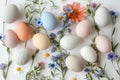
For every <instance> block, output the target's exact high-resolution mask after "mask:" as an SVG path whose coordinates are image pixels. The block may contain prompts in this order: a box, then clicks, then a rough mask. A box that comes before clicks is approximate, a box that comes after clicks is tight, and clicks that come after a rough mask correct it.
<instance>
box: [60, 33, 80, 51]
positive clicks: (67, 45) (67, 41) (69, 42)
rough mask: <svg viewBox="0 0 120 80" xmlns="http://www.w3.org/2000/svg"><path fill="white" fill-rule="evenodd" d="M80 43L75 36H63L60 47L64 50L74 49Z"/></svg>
mask: <svg viewBox="0 0 120 80" xmlns="http://www.w3.org/2000/svg"><path fill="white" fill-rule="evenodd" d="M79 42H80V39H79V38H78V37H77V36H76V35H65V36H64V37H63V38H62V39H61V40H60V46H61V47H62V48H64V49H66V50H71V49H73V48H75V47H76V46H77V45H78V44H79Z"/></svg>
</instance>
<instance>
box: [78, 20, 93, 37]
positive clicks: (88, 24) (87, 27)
mask: <svg viewBox="0 0 120 80" xmlns="http://www.w3.org/2000/svg"><path fill="white" fill-rule="evenodd" d="M92 25H93V23H92V21H90V20H87V19H86V20H83V21H81V22H80V23H79V24H78V25H77V27H76V34H77V36H79V37H80V38H82V39H84V38H86V37H87V36H88V35H90V33H91V32H92Z"/></svg>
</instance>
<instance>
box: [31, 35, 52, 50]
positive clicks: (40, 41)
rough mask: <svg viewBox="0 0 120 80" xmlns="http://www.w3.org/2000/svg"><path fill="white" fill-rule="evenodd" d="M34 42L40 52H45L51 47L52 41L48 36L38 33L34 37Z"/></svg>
mask: <svg viewBox="0 0 120 80" xmlns="http://www.w3.org/2000/svg"><path fill="white" fill-rule="evenodd" d="M32 42H33V44H34V46H35V47H36V48H38V49H40V50H45V49H47V48H48V47H49V46H50V41H49V38H48V36H47V35H45V34H42V33H37V34H35V35H34V36H33V38H32Z"/></svg>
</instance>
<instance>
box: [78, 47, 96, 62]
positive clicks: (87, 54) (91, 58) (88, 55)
mask: <svg viewBox="0 0 120 80" xmlns="http://www.w3.org/2000/svg"><path fill="white" fill-rule="evenodd" d="M80 54H81V57H82V58H83V59H85V60H86V61H88V62H95V61H96V60H97V54H96V52H95V50H94V49H93V48H92V47H91V46H84V47H82V48H81V50H80Z"/></svg>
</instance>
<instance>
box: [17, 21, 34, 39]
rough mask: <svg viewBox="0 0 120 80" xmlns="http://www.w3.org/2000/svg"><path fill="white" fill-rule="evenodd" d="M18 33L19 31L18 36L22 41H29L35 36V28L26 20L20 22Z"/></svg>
mask: <svg viewBox="0 0 120 80" xmlns="http://www.w3.org/2000/svg"><path fill="white" fill-rule="evenodd" d="M16 33H17V36H18V38H19V39H20V40H21V41H27V40H29V39H31V38H32V36H33V30H32V29H31V27H30V26H29V25H28V24H26V23H25V22H19V23H18V25H17V28H16Z"/></svg>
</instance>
